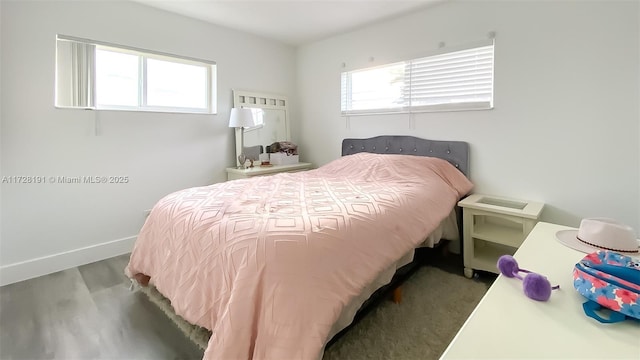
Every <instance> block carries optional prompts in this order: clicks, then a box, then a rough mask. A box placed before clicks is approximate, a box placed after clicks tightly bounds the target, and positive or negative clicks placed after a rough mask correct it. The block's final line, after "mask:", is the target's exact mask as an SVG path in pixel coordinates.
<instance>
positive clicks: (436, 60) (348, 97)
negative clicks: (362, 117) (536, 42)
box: [341, 40, 494, 115]
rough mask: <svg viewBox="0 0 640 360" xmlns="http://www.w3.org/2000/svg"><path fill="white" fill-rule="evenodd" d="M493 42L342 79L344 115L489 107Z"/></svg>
mask: <svg viewBox="0 0 640 360" xmlns="http://www.w3.org/2000/svg"><path fill="white" fill-rule="evenodd" d="M493 50H494V44H493V40H492V41H491V42H490V43H489V44H484V45H481V46H476V47H472V48H467V49H463V50H458V51H449V52H446V53H441V54H438V55H433V56H428V57H423V58H419V59H413V60H409V61H404V62H400V63H394V64H389V65H384V66H379V67H375V68H368V69H361V70H354V71H349V72H343V73H342V84H341V88H342V91H341V93H342V99H341V109H342V113H343V114H344V115H352V114H355V115H357V114H370V113H393V112H408V111H412V112H413V111H450V110H479V109H490V108H492V107H493V68H494V67H493Z"/></svg>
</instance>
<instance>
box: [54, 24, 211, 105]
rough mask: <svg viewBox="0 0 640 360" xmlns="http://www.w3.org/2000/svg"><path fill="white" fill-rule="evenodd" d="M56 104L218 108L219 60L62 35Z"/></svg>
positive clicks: (57, 58) (59, 39)
mask: <svg viewBox="0 0 640 360" xmlns="http://www.w3.org/2000/svg"><path fill="white" fill-rule="evenodd" d="M56 52H57V54H56V106H59V107H75V108H85V109H86V108H89V109H114V110H138V111H166V112H187V113H215V111H216V106H215V88H216V87H215V76H216V65H215V63H212V62H205V61H202V60H196V59H189V58H185V57H178V56H174V55H167V54H160V53H153V52H148V51H142V50H139V49H133V48H128V47H122V46H116V45H112V44H105V43H98V42H95V41H89V40H82V39H74V38H67V37H61V36H58V39H57V43H56Z"/></svg>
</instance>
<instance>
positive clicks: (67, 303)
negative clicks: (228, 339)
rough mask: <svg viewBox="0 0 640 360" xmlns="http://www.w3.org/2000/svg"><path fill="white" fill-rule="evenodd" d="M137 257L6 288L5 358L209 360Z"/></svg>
mask: <svg viewBox="0 0 640 360" xmlns="http://www.w3.org/2000/svg"><path fill="white" fill-rule="evenodd" d="M128 260H129V255H123V256H119V257H115V258H112V259H108V260H104V261H99V262H96V263H93V264H88V265H84V266H80V267H77V268H74V269H69V270H65V271H61V272H57V273H54V274H50V275H46V276H42V277H39V278H35V279H31V280H27V281H23V282H19V283H15V284H11V285H6V286H3V287H0V359H2V360H10V359H29V360H35V359H65V360H67V359H69V360H71V359H154V360H161V359H202V355H203V351H202V350H200V349H199V348H198V347H197V346H196V345H195V344H193V343H192V342H191V341H190V340H189V339H187V338H186V337H185V336H184V335H183V334H182V332H180V330H179V329H178V328H177V327H176V326H175V325H174V324H173V323H172V322H171V320H169V318H167V317H166V316H165V315H164V314H163V313H162V312H161V311H160V309H158V307H156V306H155V305H154V304H152V303H151V302H150V301H149V299H148V298H147V297H146V295H144V294H143V293H142V292H139V291H134V292H131V291H129V284H130V283H129V281H128V279H127V278H126V276H125V275H124V273H123V269H124V267H125V266H126V264H127V262H128Z"/></svg>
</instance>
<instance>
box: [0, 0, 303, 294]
mask: <svg viewBox="0 0 640 360" xmlns="http://www.w3.org/2000/svg"><path fill="white" fill-rule="evenodd" d="M0 4H1V5H0V9H1V20H2V21H1V23H2V24H1V34H2V35H1V36H2V37H1V50H2V51H1V52H2V54H1V62H0V64H1V71H0V76H1V77H2V85H1V88H0V91H1V94H2V98H1V113H0V114H1V126H0V129H1V130H0V134H1V137H0V140H1V153H2V154H1V161H2V170H1V174H0V175H2V176H34V175H37V176H46V177H49V176H83V175H100V176H128V177H129V179H130V182H129V183H128V184H111V185H109V184H107V185H105V184H101V185H98V184H83V185H81V184H6V183H5V184H2V188H1V191H2V198H1V201H2V206H1V211H2V229H1V231H0V236H1V243H0V265H1V268H0V281H1V283H2V284H5V283H10V282H13V281H17V280H20V279H24V278H28V277H32V276H37V275H41V274H44V273H48V272H52V271H56V270H59V269H64V268H68V267H72V266H76V265H79V264H82V263H86V262H91V261H95V260H99V259H103V258H106V257H109V256H113V255H116V254H120V253H124V252H127V251H129V250H130V247H131V244H132V243H133V240H134V239H135V236H136V235H137V233H138V231H139V230H140V227H141V226H142V224H143V221H144V211H145V210H146V209H150V208H151V207H152V205H153V204H154V203H155V202H156V201H157V200H158V199H159V198H160V197H162V196H164V195H166V194H168V193H169V192H172V191H175V190H179V189H183V188H187V187H192V186H200V185H207V184H211V183H213V182H219V181H223V180H225V178H226V177H225V175H226V174H225V171H224V169H225V167H227V166H229V165H231V164H233V163H234V151H235V150H234V149H235V148H234V133H233V130H232V129H230V128H228V127H227V123H228V115H229V111H230V107H231V106H232V103H233V102H232V93H231V89H233V88H237V89H245V90H254V91H270V92H275V93H280V94H284V95H287V96H289V98H290V99H292V100H293V101H295V98H294V94H295V93H294V87H295V71H293V70H292V69H294V68H295V50H294V49H293V48H292V47H289V46H286V45H282V44H280V43H277V42H273V41H270V40H265V39H263V38H260V37H256V36H253V35H248V34H244V33H241V32H237V31H232V30H229V29H225V28H221V27H217V26H213V25H210V24H206V23H204V22H199V21H197V20H193V19H188V18H186V17H181V16H178V15H174V14H170V13H167V12H163V11H161V10H157V9H153V8H149V7H146V6H144V5H140V4H137V3H132V2H125V1H112V2H90V3H87V2H80V1H72V2H63V1H43V2H31V1H29V2H26V1H22V2H6V1H3V2H1V3H0ZM56 34H64V35H70V36H76V37H82V38H88V39H94V40H99V41H106V42H111V43H115V44H123V45H128V46H133V47H138V48H142V49H149V50H155V51H161V52H166V53H174V54H179V55H184V56H189V57H194V58H201V59H207V60H213V61H216V62H217V64H218V86H217V90H218V114H217V115H193V114H186V115H185V114H169V113H136V112H118V111H112V112H107V111H101V112H92V111H83V110H63V109H55V108H54V103H53V101H54V67H55V38H56ZM96 119H97V121H98V123H99V128H98V135H97V136H96V135H95V133H94V128H93V124H94V121H95V120H96Z"/></svg>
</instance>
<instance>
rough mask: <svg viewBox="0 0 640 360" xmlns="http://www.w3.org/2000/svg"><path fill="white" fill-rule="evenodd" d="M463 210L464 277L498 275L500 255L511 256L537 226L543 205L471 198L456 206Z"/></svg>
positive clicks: (491, 197) (487, 196) (476, 195)
mask: <svg viewBox="0 0 640 360" xmlns="http://www.w3.org/2000/svg"><path fill="white" fill-rule="evenodd" d="M458 206H460V207H462V208H463V229H464V231H463V232H464V236H463V237H464V238H463V252H464V254H463V258H464V275H465V276H466V277H468V278H472V277H473V275H474V270H483V271H490V272H493V273H498V269H497V267H496V263H497V261H498V258H499V257H500V256H502V255H505V254H509V255H513V253H514V252H515V251H516V250H517V249H518V248H519V247H520V245H521V244H522V241H524V239H525V238H526V237H527V235H529V233H530V232H531V230H532V229H533V227H534V226H535V225H536V223H537V222H538V218H539V217H540V213H541V212H542V209H543V208H544V204H543V203H539V202H533V201H526V200H517V199H509V198H504V197H498V196H491V195H483V194H473V195H470V196H468V197H466V198H464V199H462V200H461V201H460V202H458Z"/></svg>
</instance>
